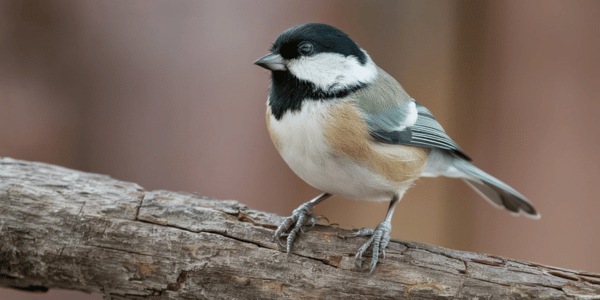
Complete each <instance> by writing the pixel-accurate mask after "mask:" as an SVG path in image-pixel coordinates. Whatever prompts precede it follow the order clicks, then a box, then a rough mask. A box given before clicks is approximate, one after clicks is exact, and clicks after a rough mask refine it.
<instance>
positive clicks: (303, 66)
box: [288, 53, 377, 92]
mask: <svg viewBox="0 0 600 300" xmlns="http://www.w3.org/2000/svg"><path fill="white" fill-rule="evenodd" d="M365 54H366V53H365ZM288 70H289V71H290V72H291V73H292V74H293V75H294V76H296V78H298V79H300V80H304V81H308V82H311V83H313V84H315V85H316V86H317V87H318V88H320V89H322V90H324V91H332V92H334V91H337V90H343V89H345V88H347V87H351V86H356V85H357V84H360V83H370V82H372V81H373V80H375V77H377V68H376V67H375V64H374V63H373V61H371V58H370V57H369V56H368V55H367V63H365V65H361V64H360V62H359V61H358V59H357V58H356V57H354V56H344V55H342V54H338V53H319V54H316V55H313V56H303V57H300V58H298V59H292V60H290V61H289V63H288Z"/></svg>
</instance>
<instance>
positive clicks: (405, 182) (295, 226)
mask: <svg viewBox="0 0 600 300" xmlns="http://www.w3.org/2000/svg"><path fill="white" fill-rule="evenodd" d="M255 64H257V65H259V66H261V67H263V68H266V69H268V70H270V71H271V75H272V80H271V89H270V93H269V98H268V100H267V116H266V117H267V127H268V130H269V134H270V136H271V139H272V141H273V144H274V145H275V147H276V148H277V150H278V151H279V153H280V154H281V156H282V157H283V159H284V160H285V162H286V163H287V164H288V165H289V167H290V168H291V169H292V170H293V171H294V172H295V173H296V175H298V176H299V177H300V178H302V179H303V180H304V181H306V182H307V183H308V184H310V185H311V186H313V187H315V188H317V189H319V190H321V191H323V192H324V193H323V194H322V195H320V196H318V197H316V198H314V199H312V200H310V201H308V202H306V203H304V204H302V205H301V206H299V207H298V208H297V209H295V210H294V212H293V214H292V216H290V217H288V218H286V219H285V221H284V222H283V223H282V224H281V225H280V226H279V228H278V229H277V231H276V232H275V236H274V239H275V240H277V241H278V242H279V241H280V239H281V238H282V237H284V236H287V243H286V245H283V246H284V247H286V249H287V252H288V253H289V252H290V251H291V248H292V245H293V243H294V240H295V239H296V237H297V236H298V234H299V233H300V230H301V229H302V227H303V226H305V225H309V224H314V223H315V222H316V218H315V217H313V216H312V210H313V208H314V207H315V206H316V205H317V204H318V203H320V202H322V201H323V200H325V199H327V198H329V197H330V196H331V195H341V196H345V197H350V198H355V199H363V200H372V201H391V202H390V206H389V208H388V212H387V215H386V217H385V219H384V220H383V222H381V223H380V224H379V225H378V226H377V227H376V228H375V229H362V230H359V231H358V232H357V233H356V235H358V236H370V238H369V240H368V241H367V242H366V243H365V244H364V245H363V246H362V247H361V248H360V249H359V250H358V252H357V253H356V265H357V267H360V265H361V261H362V255H363V253H364V252H365V251H366V250H367V249H368V248H369V247H372V250H373V256H372V260H371V264H370V269H371V271H373V269H374V268H375V266H376V265H377V261H378V259H379V256H380V255H383V254H384V251H385V248H386V246H387V245H388V242H389V240H390V231H391V223H390V221H391V219H392V214H393V213H394V208H395V207H396V204H398V201H399V200H400V199H401V198H402V196H403V195H404V192H406V190H407V189H408V188H409V187H410V186H411V185H412V183H413V181H415V179H417V178H419V177H421V176H423V177H436V176H440V175H441V176H447V177H455V178H461V179H463V180H464V181H465V182H466V183H468V184H469V185H470V186H471V187H473V188H474V189H475V190H476V191H477V192H479V194H481V195H482V196H483V197H484V198H485V199H487V200H489V202H490V203H492V204H493V205H495V206H497V207H503V208H505V209H507V210H509V211H511V212H513V213H515V214H519V213H523V214H525V215H527V216H530V217H533V218H539V214H538V213H537V212H536V210H535V208H534V207H533V206H532V205H531V204H530V203H529V202H528V201H527V199H526V198H525V196H523V195H521V194H520V193H519V192H517V191H516V190H514V189H513V188H511V187H510V186H508V185H507V184H505V183H504V182H502V181H500V180H498V179H496V178H494V177H492V176H491V175H489V174H487V173H485V172H484V171H482V170H480V169H479V168H477V167H475V166H474V165H473V164H471V162H470V161H471V160H470V159H469V157H468V156H467V155H466V154H465V153H464V152H463V150H462V149H460V147H459V146H458V145H457V144H456V143H455V142H454V141H453V140H452V139H450V137H448V135H447V134H446V132H444V129H442V126H440V124H439V123H438V122H437V121H436V120H435V118H434V117H433V115H432V114H431V112H430V111H429V110H428V109H427V108H425V107H424V106H423V105H421V104H419V103H418V102H416V101H415V99H413V98H411V97H410V96H409V95H408V94H407V93H406V91H405V90H404V89H403V88H402V86H401V85H400V84H399V83H398V82H397V81H396V80H395V79H394V78H392V77H391V76H390V75H389V74H388V73H386V72H385V71H383V70H382V69H380V68H379V67H378V66H377V65H375V63H374V62H373V61H372V60H371V58H370V57H369V55H368V54H367V52H366V51H365V50H363V49H362V48H360V47H359V46H358V45H357V44H356V43H355V42H354V41H352V40H351V39H350V38H349V37H348V35H346V34H345V33H344V32H342V31H340V30H339V29H337V28H335V27H332V26H329V25H325V24H318V23H307V24H301V25H298V26H295V27H292V28H290V29H288V30H286V31H284V32H283V33H282V34H281V35H280V36H279V37H278V38H277V40H276V41H275V43H274V44H273V47H272V48H271V53H269V54H267V55H266V56H263V57H261V58H260V59H258V60H257V61H256V62H255Z"/></svg>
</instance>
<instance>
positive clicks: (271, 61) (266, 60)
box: [254, 53, 287, 71]
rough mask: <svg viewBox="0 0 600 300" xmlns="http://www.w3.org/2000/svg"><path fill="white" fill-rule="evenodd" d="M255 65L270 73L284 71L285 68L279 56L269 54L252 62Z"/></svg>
mask: <svg viewBox="0 0 600 300" xmlns="http://www.w3.org/2000/svg"><path fill="white" fill-rule="evenodd" d="M254 64H255V65H257V66H261V67H263V68H265V69H267V70H271V71H285V70H287V66H286V65H285V60H284V59H283V57H281V55H279V54H275V53H269V54H267V55H265V56H263V57H261V58H259V59H257V60H256V61H255V62H254Z"/></svg>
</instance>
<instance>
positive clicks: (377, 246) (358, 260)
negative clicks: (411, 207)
mask: <svg viewBox="0 0 600 300" xmlns="http://www.w3.org/2000/svg"><path fill="white" fill-rule="evenodd" d="M398 200H399V197H398V196H396V195H394V197H393V198H392V201H391V202H390V206H389V208H388V211H387V215H386V216H385V219H384V220H383V222H381V223H379V225H377V227H375V229H361V230H359V231H357V232H356V233H355V234H354V235H355V236H370V238H369V240H367V242H365V243H364V244H363V245H362V246H361V247H360V248H359V249H358V252H356V256H355V261H354V264H355V265H356V267H357V268H360V267H361V265H362V255H363V253H364V252H365V251H366V250H367V249H368V248H369V247H371V246H372V247H373V257H372V259H371V265H370V270H371V272H373V270H374V269H375V266H377V261H379V254H380V253H381V256H382V257H383V258H384V259H385V248H386V247H387V245H388V243H389V242H390V232H391V231H392V223H391V221H392V215H393V214H394V209H395V208H396V204H398Z"/></svg>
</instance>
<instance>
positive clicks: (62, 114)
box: [0, 0, 600, 299]
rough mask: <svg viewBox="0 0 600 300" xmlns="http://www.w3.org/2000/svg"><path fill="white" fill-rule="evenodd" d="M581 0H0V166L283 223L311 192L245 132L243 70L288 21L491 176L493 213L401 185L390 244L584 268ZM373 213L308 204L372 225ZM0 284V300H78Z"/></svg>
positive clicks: (457, 192)
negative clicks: (346, 39)
mask: <svg viewBox="0 0 600 300" xmlns="http://www.w3.org/2000/svg"><path fill="white" fill-rule="evenodd" d="M599 15H600V2H598V1H517V0H514V1H444V2H439V1H418V0H415V1H369V2H367V1H317V0H312V1H285V2H284V1H275V0H274V1H243V0H239V1H192V0H187V1H185V0H182V1H167V0H162V1H150V0H143V1H142V0H139V1H92V0H84V1H79V0H65V1H60V0H54V1H23V0H14V1H9V0H0V156H9V157H13V158H17V159H25V160H33V161H43V162H48V163H52V164H58V165H62V166H66V167H70V168H75V169H79V170H84V171H89V172H96V173H103V174H109V175H110V176H112V177H115V178H118V179H122V180H127V181H133V182H137V183H139V184H141V185H142V186H144V187H145V188H146V189H169V190H177V191H186V192H197V193H199V194H202V195H207V196H211V197H215V198H218V199H237V200H239V201H241V202H243V203H245V204H247V205H248V206H249V207H251V208H254V209H259V210H265V211H269V212H273V213H278V214H281V215H289V214H290V213H291V211H292V210H293V209H294V208H295V207H297V206H298V205H300V204H301V203H303V202H305V201H307V200H309V199H310V198H312V197H314V196H315V195H316V194H317V193H318V191H316V190H314V189H312V188H311V187H309V186H307V185H306V184H305V183H303V182H302V181H301V180H299V179H298V178H297V177H296V176H295V175H294V174H293V173H292V171H291V170H289V169H288V167H287V166H286V165H285V163H284V162H283V160H282V159H281V158H280V157H279V155H278V154H277V152H276V150H275V148H274V147H273V146H272V144H271V141H270V140H269V137H268V134H267V130H266V128H265V118H264V114H265V101H266V98H267V93H268V85H269V73H268V72H267V71H266V70H264V69H261V68H259V67H256V66H254V65H253V64H252V62H253V61H254V60H255V59H256V58H258V57H260V56H262V55H264V54H266V53H267V50H268V49H269V48H270V46H271V43H272V42H273V41H274V39H275V38H276V37H277V35H278V34H279V33H281V32H282V31H283V30H285V29H286V28H288V27H291V26H293V25H296V24H299V23H304V22H325V23H329V24H332V25H334V26H337V27H339V28H341V29H342V30H344V31H345V32H347V33H348V34H349V35H350V36H351V37H352V38H353V39H354V40H355V41H357V42H358V43H359V44H360V45H361V46H362V47H363V48H365V49H367V51H369V53H370V55H371V57H372V58H373V60H374V61H375V62H376V63H377V64H378V65H379V66H381V67H382V68H384V69H385V70H387V71H388V72H389V73H390V74H392V75H393V76H394V77H395V78H396V79H398V80H399V81H400V82H401V83H402V84H403V85H404V87H405V88H406V89H407V91H408V92H409V93H410V94H411V95H412V96H413V97H414V98H415V99H417V100H418V101H419V102H421V103H422V104H424V105H426V106H427V107H429V109H430V110H431V111H432V112H433V113H434V115H436V117H437V119H438V121H440V123H441V124H442V125H443V126H444V127H445V128H446V131H447V132H448V133H449V135H450V136H451V137H453V139H455V140H456V141H457V142H458V143H459V144H460V145H462V147H463V149H465V151H466V152H467V153H468V154H469V155H470V156H471V157H472V158H473V159H474V161H475V163H476V164H477V165H478V166H480V167H481V168H483V169H484V170H487V171H489V172H490V173H491V174H493V175H495V176H497V177H498V178H500V179H502V180H504V181H506V182H507V183H509V184H510V185H512V186H513V187H514V188H516V189H517V190H519V191H520V192H521V193H523V194H525V195H526V196H528V197H529V199H530V200H531V201H532V202H533V203H534V204H535V206H536V207H537V208H538V210H539V211H540V212H541V214H542V218H541V219H540V220H538V221H534V220H531V219H527V218H524V217H513V216H511V215H509V214H508V213H506V212H505V211H502V210H498V209H495V208H493V207H492V206H490V205H489V204H487V203H486V202H485V201H483V200H482V199H480V198H479V196H478V195H477V194H475V193H474V192H473V191H471V190H470V189H469V188H468V187H467V186H466V185H465V184H463V183H462V182H461V181H459V180H452V179H441V178H440V179H422V180H419V181H418V182H417V184H416V186H415V187H414V188H412V189H411V190H410V191H409V192H408V193H407V194H406V196H405V197H404V199H403V201H402V202H401V203H400V205H399V206H398V208H397V210H396V213H395V216H394V224H393V232H392V235H393V237H394V238H396V239H403V240H414V241H419V242H423V243H430V244H436V245H440V246H444V247H450V248H453V249H460V250H467V251H477V252H485V253H490V254H495V255H500V256H505V257H511V258H515V259H521V260H529V261H535V262H538V263H542V264H550V265H556V266H560V267H566V268H573V269H581V270H587V271H593V272H600V255H598V253H600V237H598V234H597V231H598V229H599V228H600V218H598V212H599V211H600V201H598V196H597V195H598V194H599V192H600V185H599V184H598V183H597V180H598V178H600V163H599V162H598V153H600V141H599V138H600V136H599V133H600V120H599V118H598V114H599V113H600V99H599V95H600V59H599V58H598V53H600V21H599V19H598V16H599ZM386 209H387V203H381V204H377V203H370V202H359V201H352V200H348V199H342V198H332V199H330V200H328V201H326V202H324V203H323V204H322V205H321V206H319V207H318V208H317V210H316V213H317V214H322V215H324V216H327V218H328V219H329V220H330V221H331V222H332V223H339V224H340V225H341V226H344V227H348V228H360V227H366V226H368V227H374V226H376V224H377V223H379V222H380V221H381V220H382V219H383V217H384V216H385V212H386ZM82 295H83V294H76V293H66V292H60V291H51V292H50V293H49V294H45V295H39V294H27V293H22V292H16V291H12V290H7V289H0V298H1V299H53V298H56V299H66V298H69V297H71V298H73V299H83V298H84V297H89V299H98V298H100V296H99V295H85V296H82Z"/></svg>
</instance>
